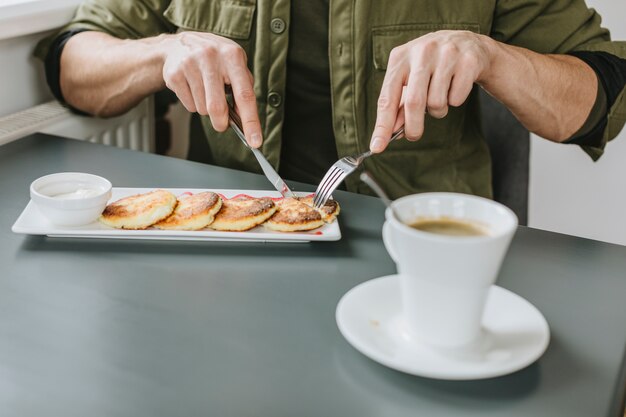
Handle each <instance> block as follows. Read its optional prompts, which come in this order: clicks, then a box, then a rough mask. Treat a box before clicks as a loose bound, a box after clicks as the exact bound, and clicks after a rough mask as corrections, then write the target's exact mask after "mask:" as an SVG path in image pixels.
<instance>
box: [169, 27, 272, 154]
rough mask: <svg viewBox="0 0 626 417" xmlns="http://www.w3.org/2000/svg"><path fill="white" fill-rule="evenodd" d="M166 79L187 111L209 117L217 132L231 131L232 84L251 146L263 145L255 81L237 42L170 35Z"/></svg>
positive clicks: (210, 36)
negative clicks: (229, 92) (228, 88)
mask: <svg viewBox="0 0 626 417" xmlns="http://www.w3.org/2000/svg"><path fill="white" fill-rule="evenodd" d="M163 80H164V81H165V85H166V86H167V88H169V89H170V90H172V91H174V92H175V93H176V95H177V96H178V98H179V99H180V101H181V102H182V104H183V106H185V108H186V109H187V110H189V111H190V112H192V113H193V112H198V113H199V114H201V115H208V116H209V117H210V118H211V123H212V124H213V127H214V128H215V130H217V131H218V132H223V131H225V130H226V129H228V107H227V103H226V95H225V91H224V86H225V85H230V86H231V87H232V90H233V95H234V98H235V103H236V104H237V110H238V113H239V115H240V117H241V123H242V125H243V130H244V133H245V135H246V139H247V140H248V143H249V144H250V145H251V146H253V147H255V148H257V147H259V146H260V145H261V142H262V136H261V122H260V121H259V115H258V111H257V106H256V97H255V95H254V87H253V85H254V83H253V78H252V74H251V73H250V71H249V70H248V67H247V57H246V53H245V52H244V50H243V49H242V48H241V47H240V46H239V45H238V44H237V43H235V42H233V41H231V40H230V39H226V38H223V37H220V36H217V35H213V34H210V33H200V32H181V33H178V34H176V35H169V39H168V40H167V41H166V42H165V48H164V63H163Z"/></svg>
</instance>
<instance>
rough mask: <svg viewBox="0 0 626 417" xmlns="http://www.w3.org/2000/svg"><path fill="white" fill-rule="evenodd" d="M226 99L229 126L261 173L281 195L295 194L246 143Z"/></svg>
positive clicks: (266, 161) (259, 153) (239, 121)
mask: <svg viewBox="0 0 626 417" xmlns="http://www.w3.org/2000/svg"><path fill="white" fill-rule="evenodd" d="M226 101H227V102H228V122H229V124H230V127H231V128H232V129H233V130H234V131H235V133H236V134H237V137H238V138H239V139H241V141H242V142H243V144H244V145H245V146H246V148H248V149H250V150H251V151H252V154H253V155H254V157H255V158H256V160H257V161H258V162H259V165H260V166H261V170H263V174H265V177H266V178H267V179H268V180H269V182H271V183H272V185H273V186H274V188H276V190H277V191H278V192H279V193H280V194H281V195H282V196H283V197H287V198H290V197H295V196H296V195H295V194H294V193H293V191H291V189H290V188H289V186H287V183H285V181H284V180H283V179H282V178H281V177H280V175H278V172H276V170H275V169H274V167H272V165H271V164H270V163H269V162H268V160H267V159H266V158H265V156H264V155H263V154H262V153H261V151H259V150H258V149H256V148H253V147H251V146H250V145H248V142H247V141H246V136H245V135H244V134H243V129H242V127H241V119H240V118H239V115H238V114H237V112H236V111H235V109H234V107H233V105H232V104H231V102H230V101H229V100H226Z"/></svg>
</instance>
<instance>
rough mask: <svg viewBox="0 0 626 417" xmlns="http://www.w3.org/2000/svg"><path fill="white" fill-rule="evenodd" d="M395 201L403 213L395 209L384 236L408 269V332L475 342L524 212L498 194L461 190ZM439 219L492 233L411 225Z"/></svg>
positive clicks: (436, 340) (441, 340)
mask: <svg viewBox="0 0 626 417" xmlns="http://www.w3.org/2000/svg"><path fill="white" fill-rule="evenodd" d="M393 207H394V209H395V213H397V215H398V216H399V217H400V219H398V218H397V217H396V216H395V215H394V214H393V212H392V211H391V210H389V209H387V212H386V214H385V215H386V222H385V224H384V226H383V240H384V242H385V247H386V248H387V251H388V252H389V254H390V256H391V258H392V259H393V260H394V261H395V262H396V265H397V268H398V274H399V276H400V283H401V291H402V311H403V316H404V317H403V318H404V323H405V326H404V327H405V330H406V336H407V337H409V338H411V339H414V340H415V341H417V342H420V343H421V342H426V343H428V344H431V345H434V346H436V347H444V348H460V349H463V348H464V347H469V346H471V345H472V344H474V343H475V342H476V341H477V340H478V339H479V337H480V334H481V321H482V315H483V311H484V307H485V303H486V301H487V293H488V290H489V287H491V286H492V285H493V284H494V283H495V281H496V278H497V275H498V271H499V269H500V266H501V264H502V260H503V259H504V255H505V254H506V252H507V249H508V247H509V244H510V242H511V239H512V237H513V235H514V233H515V230H516V228H517V216H516V215H515V213H513V212H512V211H511V210H510V209H509V208H507V207H505V206H503V205H502V204H500V203H497V202H495V201H492V200H488V199H486V198H482V197H476V196H471V195H466V194H457V193H423V194H415V195H410V196H406V197H403V198H400V199H398V200H396V201H394V202H393ZM433 218H447V219H455V220H461V221H464V222H471V223H475V224H478V225H482V226H483V227H484V228H485V230H486V234H485V235H480V236H448V235H443V234H435V233H431V232H425V231H421V230H417V229H415V228H412V227H410V226H409V225H408V224H407V223H409V224H410V223H412V222H413V221H415V220H418V219H433ZM405 222H406V223H405Z"/></svg>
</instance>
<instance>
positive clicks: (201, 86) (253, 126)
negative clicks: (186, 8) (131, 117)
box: [60, 32, 262, 147]
mask: <svg viewBox="0 0 626 417" xmlns="http://www.w3.org/2000/svg"><path fill="white" fill-rule="evenodd" d="M246 60H247V58H246V54H245V52H244V51H243V49H242V48H241V47H240V46H239V45H237V44H236V43H235V42H233V41H231V40H229V39H226V38H222V37H219V36H216V35H213V34H210V33H199V32H181V33H177V34H163V35H159V36H154V37H151V38H144V39H132V40H131V39H117V38H115V37H113V36H111V35H108V34H106V33H101V32H82V33H79V34H77V35H74V36H72V37H71V38H70V40H69V41H68V42H67V44H66V45H65V48H64V49H63V53H62V55H61V69H62V70H61V74H60V83H61V90H62V91H63V96H64V98H65V100H66V101H67V102H68V103H69V104H71V105H72V106H74V107H76V108H77V109H80V110H83V111H85V112H87V113H90V114H93V115H97V116H100V117H110V116H117V115H119V114H122V113H124V112H126V111H128V110H129V109H131V108H132V107H133V106H135V105H136V104H137V103H139V102H140V101H141V100H143V99H144V98H145V97H146V96H148V95H150V94H154V93H156V92H157V91H160V90H163V89H164V88H165V87H166V86H167V87H169V88H170V89H171V90H173V91H174V92H175V93H176V95H178V98H179V99H180V101H181V102H182V103H183V105H184V106H185V107H186V108H187V110H189V111H191V112H196V111H197V112H198V113H200V114H202V115H208V116H209V117H210V118H211V123H213V127H215V129H216V130H218V131H224V130H226V129H227V128H228V108H227V104H226V95H225V89H224V87H225V85H227V84H229V85H231V87H232V90H233V94H234V96H235V102H236V104H237V110H238V112H239V115H240V116H241V120H242V124H243V129H244V133H245V135H246V139H247V140H248V143H249V144H250V145H251V146H254V147H258V146H259V145H261V141H262V136H261V132H262V131H261V123H260V122H259V116H258V113H257V107H256V98H255V96H254V90H253V80H252V74H250V71H249V70H248V67H247V65H246Z"/></svg>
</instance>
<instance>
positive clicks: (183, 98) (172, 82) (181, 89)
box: [165, 74, 196, 113]
mask: <svg viewBox="0 0 626 417" xmlns="http://www.w3.org/2000/svg"><path fill="white" fill-rule="evenodd" d="M165 85H166V86H167V88H169V89H170V90H172V91H173V92H174V93H176V97H178V99H179V100H180V102H181V103H182V105H183V106H184V107H185V108H186V109H187V111H188V112H190V113H195V112H196V105H195V103H194V101H193V96H192V95H191V90H190V89H189V84H187V80H186V79H185V78H184V76H183V75H182V74H181V75H180V76H173V77H171V78H170V79H169V80H168V81H166V83H165Z"/></svg>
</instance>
